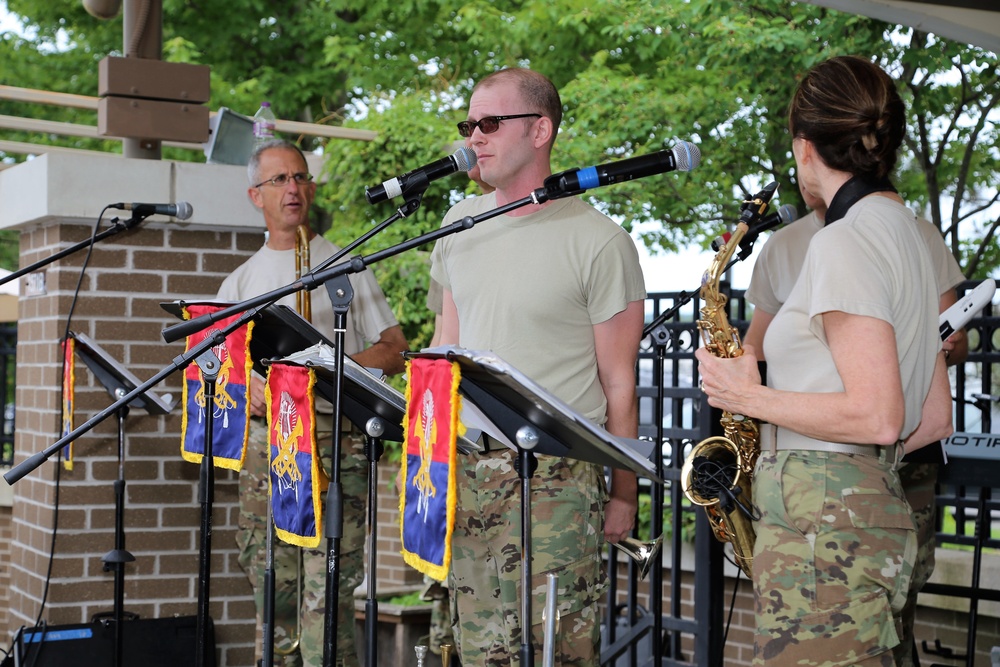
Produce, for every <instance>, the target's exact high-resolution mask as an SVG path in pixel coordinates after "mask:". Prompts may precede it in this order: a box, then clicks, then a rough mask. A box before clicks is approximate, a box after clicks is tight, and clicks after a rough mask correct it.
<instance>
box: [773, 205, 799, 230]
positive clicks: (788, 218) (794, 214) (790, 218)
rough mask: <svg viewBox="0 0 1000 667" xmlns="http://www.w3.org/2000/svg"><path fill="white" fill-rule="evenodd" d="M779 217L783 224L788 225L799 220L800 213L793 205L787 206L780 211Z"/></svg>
mask: <svg viewBox="0 0 1000 667" xmlns="http://www.w3.org/2000/svg"><path fill="white" fill-rule="evenodd" d="M778 217H780V218H781V224H783V225H787V224H788V223H790V222H795V221H796V220H798V219H799V212H798V211H797V210H796V208H795V207H794V206H792V205H791V204H785V205H784V206H782V207H781V208H779V209H778Z"/></svg>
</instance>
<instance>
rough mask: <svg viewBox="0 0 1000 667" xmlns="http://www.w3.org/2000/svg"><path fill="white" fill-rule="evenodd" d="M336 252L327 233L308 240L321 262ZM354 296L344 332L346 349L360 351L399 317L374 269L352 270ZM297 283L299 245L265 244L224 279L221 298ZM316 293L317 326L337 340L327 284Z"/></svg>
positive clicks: (313, 259)
mask: <svg viewBox="0 0 1000 667" xmlns="http://www.w3.org/2000/svg"><path fill="white" fill-rule="evenodd" d="M335 252H337V246H335V245H333V244H332V243H330V242H329V241H327V240H326V239H325V238H323V237H322V236H316V237H314V238H313V239H312V241H310V242H309V259H310V263H311V264H312V265H313V266H318V265H319V263H320V262H322V261H323V260H324V259H326V258H327V257H330V256H332V255H333V254H334V253H335ZM350 281H351V287H353V288H354V298H353V300H352V301H351V307H350V308H349V309H348V311H347V332H346V334H345V335H344V353H345V354H348V355H352V354H357V353H358V352H361V351H362V350H363V349H365V347H366V343H376V342H378V340H379V338H380V337H381V335H382V332H383V331H385V330H386V329H388V328H390V327H393V326H396V324H397V322H396V316H395V315H393V313H392V309H391V308H390V307H389V304H388V302H387V301H386V300H385V295H384V294H383V293H382V288H380V287H379V286H378V283H377V282H376V281H375V276H374V275H373V274H372V272H371V271H370V270H365V271H362V272H361V273H355V274H351V276H350ZM293 282H295V250H294V249H290V250H272V249H271V248H268V247H267V246H266V245H265V246H264V247H262V248H261V249H260V250H258V251H257V253H256V254H254V255H253V256H251V257H250V259H248V260H247V261H246V262H244V263H243V264H242V265H240V266H239V267H237V268H236V270H235V271H233V272H232V273H231V274H229V276H227V277H226V279H225V280H224V281H222V286H221V287H220V288H219V294H218V298H219V299H220V300H222V301H240V300H242V299H249V298H251V297H255V296H259V295H261V294H264V293H265V292H270V291H272V290H275V289H278V288H279V287H282V286H284V285H290V284H291V283H293ZM311 296H312V325H313V326H314V327H315V328H316V329H318V330H319V331H320V332H321V333H322V334H323V335H324V336H326V337H327V338H328V339H329V340H331V341H333V340H334V335H335V333H336V332H335V331H334V313H333V303H332V302H331V301H330V295H329V294H328V293H327V291H326V286H325V285H324V286H320V287H317V288H316V289H315V290H313V291H312V293H311ZM278 303H280V304H282V305H286V306H289V307H290V308H295V295H294V294H289V295H286V296H284V297H282V298H281V299H280V300H279V301H278Z"/></svg>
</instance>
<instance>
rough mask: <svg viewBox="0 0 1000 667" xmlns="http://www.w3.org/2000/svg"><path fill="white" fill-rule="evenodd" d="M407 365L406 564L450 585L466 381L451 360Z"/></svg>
mask: <svg viewBox="0 0 1000 667" xmlns="http://www.w3.org/2000/svg"><path fill="white" fill-rule="evenodd" d="M406 365H407V370H406V372H407V377H408V378H409V383H408V384H407V385H406V415H405V417H404V419H403V433H404V434H405V435H404V437H405V438H406V442H405V443H404V448H405V449H404V456H403V471H402V477H403V479H404V480H405V484H404V486H403V491H402V493H401V494H400V501H399V514H400V533H401V535H402V540H403V560H405V561H406V563H407V564H409V565H410V566H412V567H413V568H415V569H417V570H419V571H420V572H423V573H424V574H426V575H428V576H430V577H432V578H434V579H437V580H438V581H444V579H445V577H446V576H447V575H448V568H449V566H450V564H451V536H452V531H453V530H454V527H455V505H456V502H457V490H456V487H455V468H456V464H455V457H456V447H455V443H456V441H457V439H458V435H459V431H460V430H462V426H461V424H460V423H459V420H458V415H459V411H460V407H461V405H460V402H461V401H460V397H459V395H458V385H459V383H460V382H461V379H462V378H461V374H460V373H459V369H458V364H457V363H455V362H451V361H448V360H446V359H412V360H410V361H408V362H407V364H406Z"/></svg>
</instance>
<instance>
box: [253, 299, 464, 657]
mask: <svg viewBox="0 0 1000 667" xmlns="http://www.w3.org/2000/svg"><path fill="white" fill-rule="evenodd" d="M261 315H262V316H261V320H260V321H259V322H258V323H257V324H256V326H255V327H254V333H253V337H252V338H251V339H250V351H251V355H252V356H253V358H254V360H255V361H254V363H255V366H256V364H257V363H258V360H260V363H261V366H262V367H263V366H264V365H266V363H267V360H271V361H279V360H280V361H282V362H286V363H294V364H298V365H300V366H306V367H309V368H313V369H314V370H315V371H316V391H317V392H318V393H319V395H320V396H322V397H323V398H325V399H326V400H327V401H329V402H331V403H332V402H333V399H334V391H335V382H336V371H337V365H336V354H335V351H334V349H333V344H332V343H331V342H330V341H329V340H327V338H326V337H325V336H324V335H323V334H322V333H320V332H319V331H317V330H316V329H315V328H314V327H313V326H312V325H311V324H310V323H309V322H307V321H305V319H303V318H302V316H301V315H299V314H298V313H297V312H296V311H295V310H293V309H291V308H288V307H287V306H282V305H273V306H269V307H268V308H267V309H265V310H264V311H263V313H262V314H261ZM255 346H256V347H255ZM279 357H283V358H280V359H279ZM262 369H263V368H262ZM342 394H343V395H342V396H341V409H342V410H343V413H344V416H345V417H347V418H348V419H349V420H351V423H353V424H354V425H355V426H357V427H358V428H359V429H360V430H361V431H362V432H364V434H365V457H366V458H367V459H368V521H367V526H366V535H367V539H368V590H367V598H366V600H365V664H366V665H367V666H368V667H373V666H374V665H377V664H378V641H377V640H378V623H377V619H378V600H377V599H376V577H375V576H374V575H375V570H376V568H377V562H376V561H377V554H378V539H377V535H378V531H377V526H378V520H377V511H376V510H377V509H378V505H377V498H376V495H377V494H376V488H377V486H376V485H377V483H378V460H379V459H380V458H381V457H382V453H383V451H384V447H383V444H382V442H383V441H384V440H390V441H392V442H403V441H404V440H405V436H404V433H403V426H402V425H403V417H404V415H405V414H406V397H405V396H403V394H402V393H400V392H399V391H397V390H396V389H394V388H393V387H391V386H389V385H388V384H386V383H385V382H383V381H382V380H381V379H380V378H378V377H376V376H375V375H373V374H372V373H371V372H369V371H368V370H366V369H364V368H362V367H361V366H360V365H359V364H357V363H356V362H355V361H354V360H352V359H351V358H350V357H347V356H345V357H344V384H343V391H342ZM458 447H459V449H460V450H461V451H463V452H469V451H473V450H479V449H481V448H482V447H481V446H480V445H478V444H477V443H474V442H471V441H469V440H467V439H466V438H464V437H460V438H459V443H458Z"/></svg>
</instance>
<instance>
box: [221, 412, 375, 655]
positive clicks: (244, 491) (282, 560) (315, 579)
mask: <svg viewBox="0 0 1000 667" xmlns="http://www.w3.org/2000/svg"><path fill="white" fill-rule="evenodd" d="M317 422H318V425H319V426H320V427H322V426H325V429H324V430H317V444H318V446H319V448H320V451H321V452H323V456H322V464H323V467H324V468H325V469H326V470H327V471H329V470H330V447H331V445H330V443H331V434H330V432H329V431H328V430H327V429H329V428H330V420H329V417H326V419H325V424H323V415H320V416H319V417H318V418H317ZM249 442H250V444H249V446H248V448H247V455H246V461H245V462H244V465H243V469H242V470H241V471H240V518H239V525H240V530H239V531H238V532H237V535H236V541H237V544H238V545H239V547H240V556H239V561H240V565H241V566H242V567H243V569H244V571H245V572H246V573H247V577H248V578H249V579H250V584H251V585H252V586H253V589H254V603H255V605H256V607H257V641H256V652H255V654H256V658H257V660H260V658H261V650H262V649H261V641H262V637H261V635H262V628H261V626H262V622H261V613H262V610H263V600H264V595H263V588H262V586H261V584H262V583H263V581H264V564H265V546H266V544H265V543H266V528H267V524H266V523H265V520H266V519H265V517H267V516H268V515H267V501H268V475H267V471H268V448H267V447H266V443H267V426H266V425H265V424H264V422H263V420H260V419H253V420H251V422H250V440H249ZM367 471H368V462H367V459H366V458H365V455H364V436H362V435H361V434H360V433H357V432H351V433H344V434H343V435H342V436H341V467H340V481H341V485H342V486H343V496H344V499H343V515H344V527H343V537H342V538H341V541H340V560H339V571H340V579H339V583H340V589H339V598H338V605H337V639H336V646H337V658H336V662H335V664H336V665H337V666H340V665H343V666H345V667H358V665H359V660H358V655H357V651H356V649H355V643H354V634H355V633H354V589H355V588H357V587H358V586H359V585H360V584H361V581H362V579H363V578H364V543H365V525H366V519H367V516H366V512H365V504H366V499H367V484H368V481H367V480H368V472H367ZM325 498H326V494H325V493H324V494H323V499H324V503H325ZM324 510H325V506H324ZM326 560H327V554H326V539H323V540H322V541H321V543H320V546H319V548H316V549H302V548H300V547H296V546H293V545H289V544H285V543H284V542H282V541H281V540H278V539H275V545H274V588H275V593H274V597H275V600H274V645H275V654H274V656H275V661H274V662H275V664H276V665H281V666H282V667H300V666H302V667H321V665H322V664H323V636H324V617H325V614H326V571H327V566H326ZM300 572H301V575H300ZM300 580H301V590H300V584H299V581H300ZM296 634H298V638H299V642H298V645H297V647H296V646H293V643H294V640H295V637H296Z"/></svg>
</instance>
